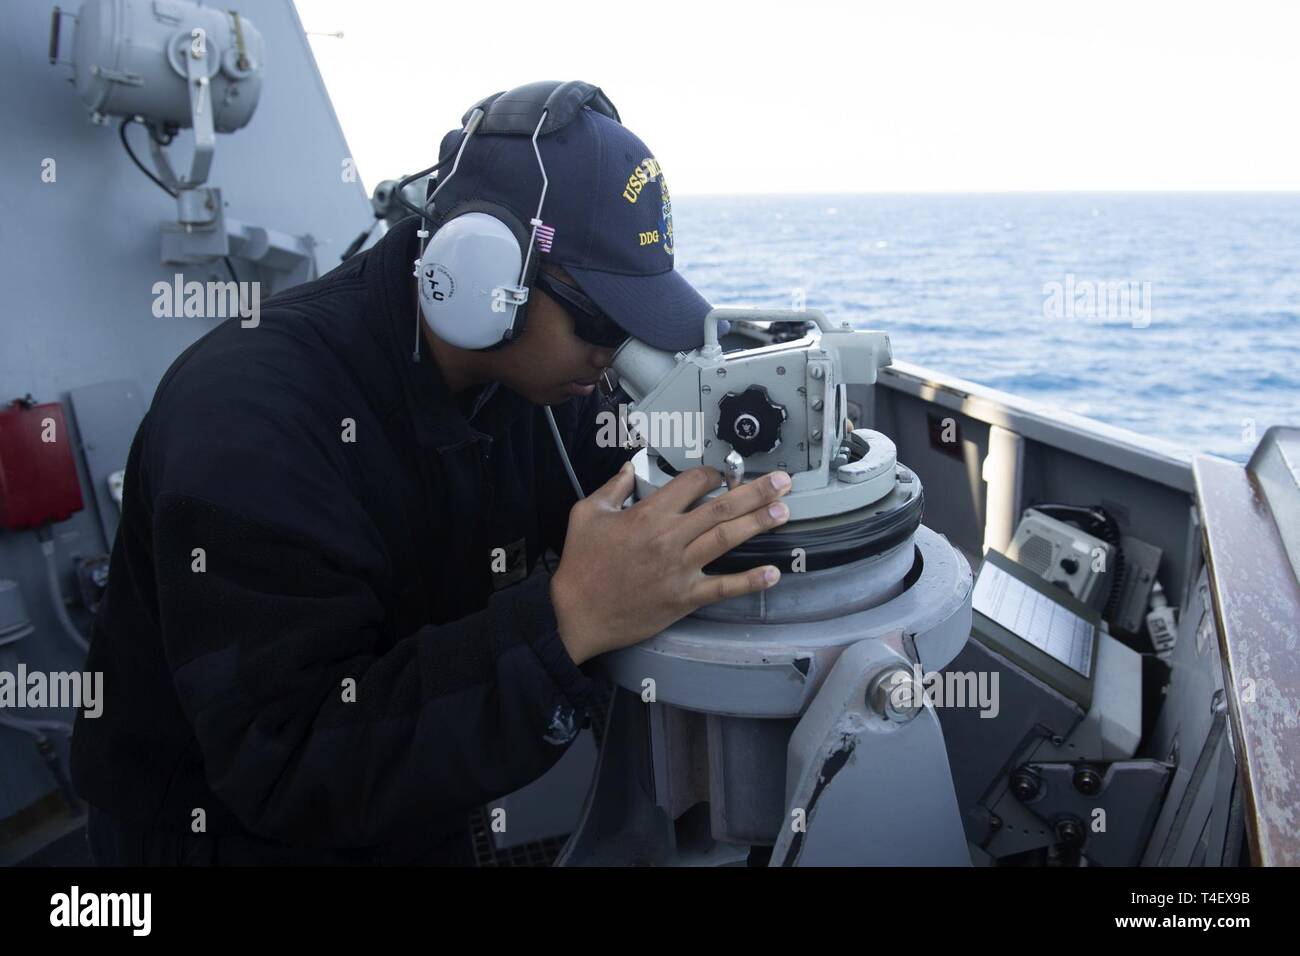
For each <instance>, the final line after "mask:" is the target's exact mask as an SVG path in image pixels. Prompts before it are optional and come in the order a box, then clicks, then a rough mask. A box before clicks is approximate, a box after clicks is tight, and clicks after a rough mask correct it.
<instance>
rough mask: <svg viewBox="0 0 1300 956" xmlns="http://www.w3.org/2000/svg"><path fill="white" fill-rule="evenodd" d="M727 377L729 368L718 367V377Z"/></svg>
mask: <svg viewBox="0 0 1300 956" xmlns="http://www.w3.org/2000/svg"><path fill="white" fill-rule="evenodd" d="M726 377H727V370H726V369H725V368H720V369H718V378H726Z"/></svg>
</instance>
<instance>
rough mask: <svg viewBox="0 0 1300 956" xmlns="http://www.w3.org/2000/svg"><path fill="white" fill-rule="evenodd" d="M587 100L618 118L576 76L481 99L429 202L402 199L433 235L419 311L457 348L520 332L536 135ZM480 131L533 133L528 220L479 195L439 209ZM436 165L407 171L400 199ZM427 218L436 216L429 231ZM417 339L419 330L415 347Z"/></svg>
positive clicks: (530, 268) (421, 264) (490, 343)
mask: <svg viewBox="0 0 1300 956" xmlns="http://www.w3.org/2000/svg"><path fill="white" fill-rule="evenodd" d="M584 106H590V107H591V108H592V109H594V110H596V111H598V112H600V113H603V114H604V115H606V116H608V117H610V118H611V119H613V120H615V121H616V122H621V120H619V116H618V111H617V110H616V109H615V108H614V104H613V103H611V102H610V101H609V99H608V97H606V96H605V94H604V93H603V92H601V90H600V88H599V87H596V86H592V85H591V84H590V83H583V82H580V81H577V80H574V81H569V82H564V83H561V82H555V81H544V82H540V83H529V84H527V85H525V86H521V87H518V88H516V89H513V90H510V91H509V92H505V93H496V94H494V95H492V96H489V97H486V98H485V99H483V100H480V101H479V102H478V103H476V104H474V106H472V107H470V109H469V111H468V112H467V113H466V114H465V117H463V118H462V120H463V122H464V127H463V132H462V136H461V140H460V145H459V146H458V147H457V149H456V154H455V162H454V163H453V164H452V167H451V171H450V172H449V173H448V174H447V176H446V177H445V178H442V179H441V181H440V182H438V184H437V188H435V189H434V191H433V194H432V195H431V196H430V197H429V199H428V200H427V202H426V203H425V208H423V209H419V208H416V207H414V206H410V204H409V203H405V201H404V200H403V204H404V205H407V206H408V208H411V209H412V211H414V212H416V213H417V214H418V215H420V216H421V218H422V219H423V220H424V223H422V228H421V230H420V238H421V239H422V240H425V239H427V240H428V241H427V244H425V245H424V247H423V249H422V251H421V254H420V259H419V260H418V262H417V263H416V269H415V276H416V280H417V282H418V286H419V300H420V311H421V312H422V313H423V315H424V320H425V321H426V322H428V323H429V328H430V329H431V330H432V331H433V333H434V334H435V335H437V336H438V338H440V339H442V340H443V341H445V342H448V343H450V344H451V345H455V346H457V347H459V348H463V349H477V350H483V349H492V348H497V347H499V346H501V345H504V344H506V343H508V342H511V341H512V340H514V339H516V338H518V337H519V336H520V335H522V334H523V331H524V328H525V326H526V323H527V310H526V309H525V308H524V306H525V304H526V303H527V302H528V287H529V286H530V285H531V284H532V282H533V278H534V276H535V275H536V273H537V269H538V267H539V266H540V264H541V263H540V258H539V256H537V255H535V254H534V247H535V246H536V244H537V230H538V227H539V226H541V225H542V219H541V215H542V206H543V204H544V203H545V201H546V188H547V185H548V180H547V177H546V166H545V164H544V163H543V162H542V154H541V151H540V150H539V149H538V148H537V138H538V136H541V135H544V134H546V133H550V132H553V131H555V130H557V129H560V128H562V127H564V126H567V125H568V124H569V123H570V122H572V121H573V119H574V117H575V116H577V115H578V111H579V110H581V109H582V108H583V107H584ZM475 133H478V134H479V135H509V136H531V139H532V144H533V154H534V155H535V156H536V157H537V167H538V169H539V170H540V171H541V174H542V190H541V194H540V195H539V196H538V198H537V209H536V211H535V212H534V214H533V216H532V218H531V219H530V220H529V222H528V224H527V225H526V224H524V223H523V222H521V221H520V220H519V218H518V217H517V216H516V215H515V214H513V213H512V212H511V211H510V210H509V209H507V208H506V207H504V206H501V205H498V204H496V203H490V202H485V201H482V200H470V201H466V202H463V203H460V204H458V205H456V206H455V207H453V208H452V209H451V210H449V211H448V212H447V213H446V214H443V215H437V214H435V209H436V205H435V204H436V202H437V198H438V193H439V192H441V191H442V189H443V187H444V186H446V185H447V183H448V182H450V181H451V179H452V177H454V176H455V175H456V170H457V168H458V167H459V166H460V160H461V156H462V155H463V154H464V152H465V147H466V145H467V144H468V143H469V140H470V138H471V137H472V136H474V135H475ZM444 162H446V161H445V160H444ZM441 165H443V164H442V163H439V164H438V166H441ZM438 166H434V167H431V168H430V169H428V170H422V171H421V172H419V173H415V174H414V175H412V176H408V177H407V178H406V179H404V180H402V181H401V182H400V183H399V184H398V185H397V188H396V189H395V190H394V194H395V195H396V196H398V197H399V199H400V197H401V195H402V189H403V188H405V186H406V185H407V184H408V183H409V182H412V181H414V180H415V179H418V178H419V177H420V176H423V175H426V174H428V173H431V172H433V171H434V170H436V169H437V168H438ZM430 220H432V221H433V222H434V223H436V225H435V228H434V230H433V232H432V236H431V237H430V233H429V231H428V224H429V221H430ZM530 227H531V228H530ZM419 339H420V337H419V335H418V334H417V336H416V352H417V355H418V351H419Z"/></svg>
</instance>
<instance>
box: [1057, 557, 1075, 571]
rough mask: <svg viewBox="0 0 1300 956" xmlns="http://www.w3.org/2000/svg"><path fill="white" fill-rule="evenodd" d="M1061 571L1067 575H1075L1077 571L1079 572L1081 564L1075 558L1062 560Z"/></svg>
mask: <svg viewBox="0 0 1300 956" xmlns="http://www.w3.org/2000/svg"><path fill="white" fill-rule="evenodd" d="M1061 570H1062V571H1064V572H1065V573H1066V574H1074V573H1075V572H1076V571H1078V570H1079V562H1078V561H1076V560H1075V559H1074V558H1062V559H1061Z"/></svg>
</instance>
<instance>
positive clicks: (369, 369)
mask: <svg viewBox="0 0 1300 956" xmlns="http://www.w3.org/2000/svg"><path fill="white" fill-rule="evenodd" d="M414 233H415V220H414V219H409V220H407V221H405V222H403V223H400V224H399V225H398V226H396V227H395V228H394V229H393V230H391V231H390V232H389V233H388V235H387V236H385V237H384V239H383V240H381V241H380V242H379V243H377V244H376V245H375V247H374V248H373V249H371V250H370V251H368V252H366V253H364V254H362V255H360V256H357V257H355V258H353V259H352V260H349V261H348V262H347V263H345V264H344V265H342V266H340V267H338V268H336V269H335V270H334V271H333V272H331V273H329V274H328V275H326V276H324V277H323V278H321V279H319V280H317V281H314V282H311V283H308V284H306V285H302V286H299V287H297V288H295V289H292V290H290V291H288V292H286V293H284V294H281V295H278V296H275V297H274V298H272V299H270V300H268V301H267V302H266V303H264V304H263V306H262V309H261V317H260V324H259V325H258V326H257V327H255V328H244V327H242V326H241V324H240V320H239V319H231V320H229V321H227V322H225V323H224V324H222V325H220V326H218V327H217V328H215V329H213V330H212V331H211V332H210V333H209V334H207V335H205V336H204V337H203V338H202V339H200V340H199V341H198V342H196V343H195V344H194V345H193V346H191V347H190V348H189V349H188V350H187V351H186V352H185V353H183V354H182V355H181V356H180V357H179V358H178V359H177V360H176V362H175V363H174V364H173V365H172V367H171V368H170V369H169V370H168V372H167V374H166V375H165V376H164V377H163V380H162V381H161V383H160V384H159V386H158V390H157V393H156V394H155V396H154V400H153V403H152V405H151V407H150V409H149V412H148V414H147V415H146V416H145V419H144V421H143V422H142V424H141V426H140V429H139V431H138V432H137V434H136V436H135V440H134V442H133V444H132V447H131V452H130V456H129V459H128V462H127V470H126V485H125V495H124V499H123V511H122V522H121V526H120V528H119V529H118V534H117V539H116V541H115V543H114V546H113V554H112V563H111V566H110V572H109V584H108V591H107V594H106V595H105V597H104V600H103V602H102V605H101V608H100V611H99V614H98V617H97V619H96V621H95V629H94V639H93V642H92V646H91V651H90V657H89V664H88V666H89V668H90V669H91V670H95V671H102V672H103V673H104V692H105V703H104V708H103V714H102V716H100V717H99V718H97V719H94V720H88V719H85V718H79V719H78V721H77V725H76V731H75V734H74V737H73V754H72V760H73V778H74V784H75V786H76V788H77V790H78V791H79V793H80V795H81V796H82V797H83V798H84V799H85V800H86V801H88V802H89V803H90V804H92V805H93V806H95V807H97V808H98V809H99V810H101V811H103V812H104V813H106V814H107V815H108V816H109V817H111V818H113V819H114V820H116V821H119V822H121V823H122V824H124V825H127V826H130V827H132V828H143V829H147V830H153V831H163V832H167V833H182V834H188V833H191V832H193V827H192V824H193V822H194V821H195V820H196V819H199V815H198V814H196V811H199V810H202V811H203V815H202V816H203V817H204V818H205V823H206V828H207V833H208V834H211V835H217V836H220V835H231V836H232V837H233V838H235V839H237V840H239V842H240V845H241V846H243V847H245V848H247V847H249V846H252V847H254V848H256V847H258V846H265V848H266V857H267V858H268V859H282V858H285V857H284V853H283V851H284V848H286V847H293V848H296V849H295V850H294V851H293V853H292V855H291V857H290V858H292V859H295V860H321V861H350V860H357V861H405V860H420V859H426V858H429V854H430V853H431V852H432V851H433V848H435V847H437V846H438V845H445V843H446V841H447V840H448V838H449V836H450V835H453V834H455V833H457V832H458V831H463V829H464V826H465V818H466V813H467V811H468V810H470V809H471V808H473V807H475V806H477V805H480V804H483V803H485V802H487V801H490V800H492V799H494V798H496V797H499V796H501V795H503V794H506V793H508V792H510V791H512V790H514V789H516V788H518V787H520V786H522V785H524V784H526V783H528V782H529V781H531V780H533V779H535V778H536V777H538V776H539V775H540V774H542V773H543V772H544V771H545V770H546V769H547V768H549V767H550V766H551V765H552V764H553V763H554V762H555V761H556V760H558V759H559V757H560V756H561V755H562V754H563V752H564V750H565V748H566V746H567V745H568V743H569V742H571V740H572V739H573V738H574V736H575V735H576V732H577V729H578V728H579V727H580V726H581V724H582V723H583V721H584V716H585V711H586V709H587V708H589V707H590V706H591V705H592V704H593V702H594V700H595V699H596V696H597V690H598V688H597V686H596V685H595V684H593V682H592V680H591V679H589V678H588V676H587V675H585V674H584V673H583V671H582V670H581V669H580V668H578V667H577V666H576V665H575V664H574V663H573V661H572V659H571V658H570V657H569V656H568V654H567V653H566V651H565V649H564V646H563V644H562V643H561V641H560V640H559V637H558V634H557V632H556V625H555V615H554V609H553V608H552V606H551V603H550V594H549V577H548V576H547V575H546V574H545V573H544V572H543V571H542V568H541V565H537V567H536V569H534V565H535V563H536V562H538V559H539V558H540V556H541V555H542V554H543V552H544V551H545V550H546V548H547V547H548V546H550V547H552V548H554V549H555V550H556V551H558V550H559V549H560V547H561V545H562V543H563V540H564V533H565V530H566V527H567V524H568V512H569V509H570V508H571V507H572V506H573V504H574V501H575V495H574V493H573V491H572V490H571V488H570V487H569V483H568V481H567V478H566V476H565V472H564V469H563V466H562V464H561V462H560V458H559V455H558V453H557V452H556V450H555V447H554V444H553V441H552V438H551V435H550V432H549V430H548V427H547V425H546V422H545V418H544V417H543V410H542V408H541V406H537V405H533V404H532V403H530V402H528V401H527V400H525V399H524V398H522V397H521V396H519V395H518V394H516V393H514V392H511V391H510V390H509V389H507V388H506V387H505V386H501V385H496V384H493V385H490V386H486V387H484V388H481V389H480V390H479V391H478V393H477V395H471V396H467V397H466V398H467V399H468V400H472V401H473V405H474V407H466V408H463V409H462V408H460V407H458V402H457V400H456V398H455V397H453V396H452V395H450V394H449V392H448V390H447V387H446V385H445V383H444V382H443V380H442V378H441V376H440V374H439V372H438V369H437V365H436V363H434V362H433V360H432V358H431V356H430V355H429V352H428V349H427V348H422V350H421V351H422V359H421V361H420V363H419V364H418V365H417V364H416V363H415V362H414V361H413V360H412V354H411V353H412V348H413V344H414V340H415V332H416V330H415V313H414V311H413V304H414V290H413V280H412V278H411V271H412V262H413V260H414V259H415V258H416V255H417V249H416V238H415V234H414ZM597 402H598V397H597V396H596V395H593V396H591V397H590V398H587V399H574V400H571V401H569V402H567V403H565V404H564V405H561V406H556V407H554V409H553V411H554V412H555V415H556V420H557V422H558V423H559V425H560V429H561V433H562V434H563V435H564V436H565V443H566V446H567V447H568V449H569V453H570V456H571V458H572V460H573V464H574V468H575V470H576V471H577V473H578V476H579V478H580V480H581V481H582V484H583V487H584V488H585V489H586V490H587V491H590V490H592V489H594V488H596V487H598V486H599V485H601V484H603V483H604V482H605V481H606V480H607V479H608V478H609V477H610V476H611V475H612V474H613V473H614V472H615V471H616V470H617V469H618V467H619V465H621V464H622V462H623V461H624V460H626V458H627V457H628V456H629V454H630V453H629V452H628V451H625V450H623V449H619V448H606V449H602V448H599V447H598V446H597V442H596V440H595V430H596V427H597V423H596V412H597V410H598V404H597ZM467 404H468V401H467ZM348 438H351V439H352V440H347V439H348ZM524 546H526V549H527V553H526V557H525V556H524V554H523V548H524ZM498 548H500V549H505V552H506V560H507V561H508V562H511V564H510V567H509V570H508V571H507V572H505V573H500V572H498V571H496V570H494V567H495V568H498V569H499V568H500V567H501V565H502V561H501V558H502V553H501V552H499V551H496V550H495V549H498ZM525 572H529V574H528V576H527V577H526V578H525V577H524V573H525ZM353 688H354V689H353ZM250 856H251V857H252V858H254V859H255V858H256V857H257V853H256V850H255V849H254V851H253V852H252V853H251V854H250V853H245V854H244V855H243V857H242V858H244V859H248V858H249V857H250Z"/></svg>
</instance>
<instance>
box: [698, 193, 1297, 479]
mask: <svg viewBox="0 0 1300 956" xmlns="http://www.w3.org/2000/svg"><path fill="white" fill-rule="evenodd" d="M673 220H674V222H673V226H674V229H673V232H674V239H675V245H676V263H677V266H676V267H677V268H678V269H680V270H682V272H683V274H685V275H686V276H687V278H689V279H690V280H691V282H692V283H693V284H694V285H695V286H696V288H698V289H699V290H700V292H701V293H703V294H704V296H705V297H706V298H708V299H709V301H710V302H712V303H713V304H714V305H717V306H721V305H745V306H762V307H767V308H791V307H792V305H794V304H797V302H798V297H799V296H802V300H803V303H804V304H805V305H806V307H808V308H816V309H821V310H823V311H825V312H826V313H827V314H828V315H830V316H831V317H832V318H834V319H836V320H844V319H848V320H850V321H852V322H853V324H854V325H855V326H857V327H859V328H873V329H881V330H883V331H886V332H888V333H889V335H890V338H891V340H892V342H893V348H894V357H895V358H896V359H901V360H905V361H909V362H914V363H917V364H919V365H923V366H926V367H929V368H932V369H935V370H936V371H940V372H946V373H948V374H952V375H956V376H958V377H960V378H964V379H969V380H970V381H973V382H978V383H980V384H983V385H988V386H991V387H993V388H998V389H1002V390H1004V391H1008V392H1012V393H1015V394H1017V395H1021V396H1026V397H1029V398H1033V399H1035V400H1038V401H1042V402H1046V403H1049V404H1052V405H1055V406H1057V407H1060V408H1064V409H1067V410H1069V411H1072V412H1075V413H1077V414H1080V415H1086V416H1089V417H1091V418H1095V419H1098V420H1100V421H1103V422H1107V423H1110V424H1113V425H1118V426H1121V427H1124V428H1128V429H1132V430H1133V431H1135V432H1138V433H1140V434H1142V435H1149V436H1155V437H1158V438H1161V439H1165V440H1166V441H1170V442H1173V443H1175V444H1177V445H1179V446H1181V447H1183V448H1185V449H1187V450H1189V451H1208V452H1213V453H1215V454H1218V455H1223V456H1225V457H1228V458H1232V459H1235V460H1237V461H1244V460H1245V459H1246V458H1247V457H1249V455H1250V451H1251V449H1252V448H1253V447H1254V444H1255V442H1256V441H1257V440H1258V438H1259V436H1262V435H1263V433H1264V431H1265V430H1266V429H1267V428H1268V427H1269V426H1270V425H1275V424H1290V425H1300V194H1280V195H1279V194H1232V195H1226V194H1136V193H1126V194H1104V195H1103V194H1080V193H1070V194H1055V195H1052V194H998V195H989V194H985V195H936V194H931V195H841V196H679V197H674V202H673ZM1096 283H1122V284H1123V285H1122V287H1123V289H1124V290H1125V292H1126V293H1128V295H1127V296H1126V297H1125V298H1116V295H1115V293H1114V291H1113V289H1112V291H1111V293H1110V296H1109V297H1107V295H1106V292H1105V291H1104V289H1102V290H1100V292H1099V295H1098V296H1097V298H1095V299H1093V300H1092V301H1091V302H1090V301H1089V299H1088V297H1087V291H1088V289H1089V287H1090V286H1089V284H1096ZM1053 284H1055V285H1053ZM1092 288H1094V289H1096V288H1097V287H1096V286H1095V285H1093V286H1092ZM1067 292H1068V293H1069V294H1068V295H1067ZM1125 306H1127V308H1125Z"/></svg>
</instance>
